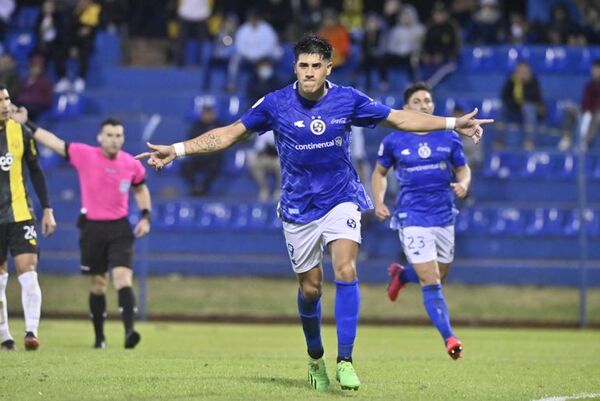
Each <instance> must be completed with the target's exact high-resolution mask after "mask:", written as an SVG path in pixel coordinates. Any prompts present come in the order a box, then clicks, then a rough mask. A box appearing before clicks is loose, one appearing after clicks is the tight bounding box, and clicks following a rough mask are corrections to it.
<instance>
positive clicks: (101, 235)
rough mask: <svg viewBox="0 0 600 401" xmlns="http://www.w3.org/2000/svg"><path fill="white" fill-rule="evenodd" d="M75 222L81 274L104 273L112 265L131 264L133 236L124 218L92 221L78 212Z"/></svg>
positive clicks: (122, 265)
mask: <svg viewBox="0 0 600 401" xmlns="http://www.w3.org/2000/svg"><path fill="white" fill-rule="evenodd" d="M78 226H79V229H80V232H79V249H80V250H81V272H82V273H83V274H105V273H106V272H107V271H108V269H109V268H113V267H128V268H130V269H131V268H132V266H133V241H134V236H133V231H132V230H131V226H130V225H129V221H128V220H127V218H122V219H119V220H108V221H95V220H87V219H86V218H85V217H84V216H81V217H80V219H79V223H78Z"/></svg>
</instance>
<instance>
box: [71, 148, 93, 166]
mask: <svg viewBox="0 0 600 401" xmlns="http://www.w3.org/2000/svg"><path fill="white" fill-rule="evenodd" d="M93 149H94V148H93V147H91V146H89V145H85V144H83V143H77V142H73V143H69V144H68V145H67V159H68V160H69V163H71V165H72V166H73V167H75V168H76V169H78V168H79V167H80V166H82V165H83V164H84V163H85V161H86V159H88V155H89V153H90V151H93Z"/></svg>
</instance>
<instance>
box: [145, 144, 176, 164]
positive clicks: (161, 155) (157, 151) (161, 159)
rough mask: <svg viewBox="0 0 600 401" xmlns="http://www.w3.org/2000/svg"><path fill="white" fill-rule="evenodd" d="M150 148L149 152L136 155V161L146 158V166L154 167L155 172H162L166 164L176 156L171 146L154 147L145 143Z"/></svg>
mask: <svg viewBox="0 0 600 401" xmlns="http://www.w3.org/2000/svg"><path fill="white" fill-rule="evenodd" d="M146 144H147V145H148V147H149V148H150V151H149V152H144V153H140V154H139V155H136V156H135V158H136V159H137V160H140V159H145V158H148V162H147V163H148V165H149V166H151V167H154V169H155V170H156V171H160V170H162V169H163V168H164V167H165V166H166V165H167V164H169V163H171V162H172V161H173V160H175V158H176V157H177V155H176V154H175V148H174V147H173V146H172V145H154V144H151V143H150V142H146Z"/></svg>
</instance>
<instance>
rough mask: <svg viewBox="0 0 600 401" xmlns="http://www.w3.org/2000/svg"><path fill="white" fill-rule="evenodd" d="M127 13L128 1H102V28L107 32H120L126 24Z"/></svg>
mask: <svg viewBox="0 0 600 401" xmlns="http://www.w3.org/2000/svg"><path fill="white" fill-rule="evenodd" d="M128 13H129V1H128V0H104V1H103V2H102V14H101V18H100V19H101V20H102V26H103V27H104V28H105V29H106V30H107V31H108V32H112V33H114V32H120V31H121V27H122V26H124V25H125V24H126V22H127V15H128Z"/></svg>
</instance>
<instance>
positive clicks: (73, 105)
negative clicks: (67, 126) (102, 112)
mask: <svg viewBox="0 0 600 401" xmlns="http://www.w3.org/2000/svg"><path fill="white" fill-rule="evenodd" d="M83 102H84V100H83V97H82V96H81V95H78V94H76V93H69V94H63V95H58V96H56V97H55V98H54V104H53V105H52V111H51V115H52V117H54V118H59V119H61V118H71V117H79V116H80V115H82V114H83V112H84V106H83Z"/></svg>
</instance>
